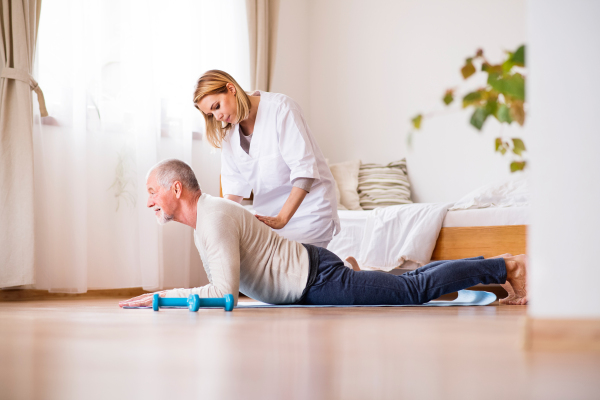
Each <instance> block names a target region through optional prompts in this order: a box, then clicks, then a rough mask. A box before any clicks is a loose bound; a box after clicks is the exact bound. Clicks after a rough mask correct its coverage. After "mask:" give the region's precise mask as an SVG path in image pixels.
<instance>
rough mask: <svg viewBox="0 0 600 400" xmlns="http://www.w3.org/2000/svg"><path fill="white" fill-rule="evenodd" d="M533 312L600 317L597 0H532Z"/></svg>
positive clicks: (599, 34)
mask: <svg viewBox="0 0 600 400" xmlns="http://www.w3.org/2000/svg"><path fill="white" fill-rule="evenodd" d="M527 11H528V37H529V43H530V51H529V54H528V62H529V65H530V76H531V78H530V80H529V84H528V96H529V99H530V106H531V112H530V114H531V118H530V123H529V127H528V129H529V132H530V135H531V141H530V147H531V163H532V169H531V178H532V182H533V191H532V195H533V202H534V204H533V207H532V212H533V214H532V223H531V229H530V234H529V243H530V247H529V254H530V256H531V264H532V265H531V277H530V292H531V299H532V300H531V306H530V307H529V310H528V311H529V314H530V315H531V316H533V317H536V318H566V317H569V318H576V317H588V318H599V317H600V291H599V290H598V282H600V268H599V266H598V260H597V256H596V254H595V252H596V250H597V248H598V245H599V244H600V231H599V227H600V212H599V211H598V206H599V205H600V184H599V182H600V157H599V156H598V149H600V120H599V119H598V110H599V109H600V97H598V93H600V74H598V66H599V65H600V24H599V23H598V21H600V2H598V1H591V0H587V1H586V0H569V1H565V0H561V1H559V0H552V1H548V0H529V1H528V10H527Z"/></svg>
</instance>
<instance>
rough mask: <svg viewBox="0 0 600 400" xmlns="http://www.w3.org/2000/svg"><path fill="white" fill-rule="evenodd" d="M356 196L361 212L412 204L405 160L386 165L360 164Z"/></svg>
mask: <svg viewBox="0 0 600 400" xmlns="http://www.w3.org/2000/svg"><path fill="white" fill-rule="evenodd" d="M358 195H359V198H360V205H361V207H362V208H363V210H373V209H375V208H377V207H387V206H395V205H398V204H410V203H412V201H411V200H410V183H409V182H408V174H407V170H406V158H403V159H402V160H399V161H396V162H391V163H389V164H387V165H379V164H362V165H361V166H360V171H359V174H358Z"/></svg>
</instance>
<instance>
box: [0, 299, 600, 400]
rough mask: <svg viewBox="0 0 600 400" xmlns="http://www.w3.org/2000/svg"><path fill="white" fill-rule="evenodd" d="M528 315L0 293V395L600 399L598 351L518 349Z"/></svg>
mask: <svg viewBox="0 0 600 400" xmlns="http://www.w3.org/2000/svg"><path fill="white" fill-rule="evenodd" d="M525 314H526V307H520V306H498V305H497V304H496V305H492V306H488V307H454V308H434V307H431V308H344V309H339V308H326V309H244V310H240V309H238V310H234V311H233V312H231V313H226V312H224V311H220V310H200V312H198V313H190V312H189V311H187V310H162V311H160V312H153V311H151V310H122V309H120V308H119V307H118V306H117V299H110V298H108V299H107V298H103V299H63V300H61V299H56V300H34V301H9V302H0V361H1V362H0V398H1V399H10V400H13V399H44V400H51V399H60V400H66V399H85V400H93V399H163V400H164V399H200V398H202V399H237V400H246V399H311V400H313V399H314V400H316V399H378V400H379V399H461V400H465V399H503V400H506V399H544V400H548V399H600V353H595V354H594V353H528V352H525V351H523V350H522V349H521V345H520V340H521V330H522V325H523V323H524V316H525Z"/></svg>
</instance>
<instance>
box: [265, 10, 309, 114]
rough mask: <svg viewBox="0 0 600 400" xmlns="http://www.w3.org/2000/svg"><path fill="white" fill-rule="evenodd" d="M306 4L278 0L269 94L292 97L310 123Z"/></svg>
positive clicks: (307, 12) (307, 14)
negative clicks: (273, 64) (277, 24)
mask: <svg viewBox="0 0 600 400" xmlns="http://www.w3.org/2000/svg"><path fill="white" fill-rule="evenodd" d="M309 5H310V2H309V1H307V0H281V2H280V6H279V28H278V32H277V48H276V54H275V68H274V71H273V74H272V76H271V88H270V90H271V91H272V92H276V93H285V94H287V95H288V96H290V97H292V98H293V99H294V100H296V102H298V104H300V107H302V111H304V115H305V116H306V117H307V118H308V119H309V121H310V106H309V101H310V98H309V97H310V91H309V85H308V83H309V81H310V77H309V66H310V64H309V54H310V53H309V18H308V17H309Z"/></svg>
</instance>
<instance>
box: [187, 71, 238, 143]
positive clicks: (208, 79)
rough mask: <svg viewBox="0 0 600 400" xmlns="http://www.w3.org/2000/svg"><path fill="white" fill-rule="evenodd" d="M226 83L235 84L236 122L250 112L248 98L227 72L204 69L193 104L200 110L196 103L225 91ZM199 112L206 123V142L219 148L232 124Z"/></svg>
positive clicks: (212, 115)
mask: <svg viewBox="0 0 600 400" xmlns="http://www.w3.org/2000/svg"><path fill="white" fill-rule="evenodd" d="M228 83H231V84H232V85H233V86H235V99H236V102H237V122H239V121H242V120H244V119H246V118H248V115H249V114H250V98H249V97H248V95H247V94H246V92H244V90H243V89H242V88H241V87H240V85H238V83H237V82H236V81H235V79H233V77H232V76H231V75H229V74H228V73H227V72H223V71H219V70H218V69H212V70H210V71H206V72H205V73H204V74H202V76H201V77H200V79H198V82H197V83H196V88H195V90H194V106H195V107H196V108H197V109H198V110H200V108H199V107H198V103H199V102H200V100H202V99H203V98H204V96H208V95H211V94H220V93H227V84H228ZM200 112H201V113H202V115H203V116H204V122H205V123H206V138H207V139H208V142H209V143H210V144H211V145H212V146H213V147H215V148H217V149H218V148H221V143H222V142H223V139H224V138H225V135H226V134H227V131H228V130H229V129H231V127H232V124H231V123H228V122H227V123H222V122H219V121H217V119H216V118H215V117H214V114H211V115H206V114H204V113H203V112H202V110H200Z"/></svg>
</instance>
